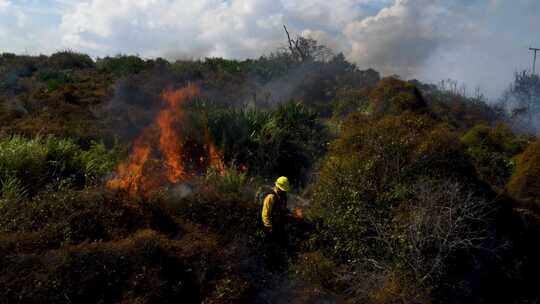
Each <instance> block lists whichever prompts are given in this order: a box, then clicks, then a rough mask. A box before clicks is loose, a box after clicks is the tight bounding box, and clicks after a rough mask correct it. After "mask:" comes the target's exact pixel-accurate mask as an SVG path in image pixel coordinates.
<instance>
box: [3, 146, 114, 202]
mask: <svg viewBox="0 0 540 304" xmlns="http://www.w3.org/2000/svg"><path fill="white" fill-rule="evenodd" d="M121 151H122V149H121V148H120V147H119V146H117V147H115V148H113V149H107V148H106V147H105V146H104V144H103V143H97V142H93V143H92V144H91V145H90V146H89V147H88V148H87V149H83V148H81V146H79V145H78V144H76V143H75V141H73V140H70V139H58V138H55V137H40V136H38V137H35V138H31V139H27V138H25V137H22V136H12V137H10V138H5V139H3V140H1V141H0V184H1V186H2V187H1V188H0V189H1V192H0V193H1V195H2V197H3V198H4V199H6V200H10V199H12V198H19V197H23V196H26V195H30V196H32V195H35V194H36V193H37V192H39V191H42V190H61V189H64V188H73V187H79V188H81V187H84V186H89V185H92V184H95V183H96V182H99V180H100V178H102V177H103V176H104V175H105V174H107V173H109V172H111V171H112V169H113V167H114V166H115V164H116V162H117V161H118V159H119V157H120V156H121Z"/></svg>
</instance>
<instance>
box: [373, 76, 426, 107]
mask: <svg viewBox="0 0 540 304" xmlns="http://www.w3.org/2000/svg"><path fill="white" fill-rule="evenodd" d="M426 107H427V103H426V101H425V100H424V98H423V97H422V95H421V93H420V91H419V90H418V88H417V87H416V86H415V85H413V84H412V83H410V82H405V81H403V80H399V79H397V78H394V77H387V78H384V79H382V80H381V81H380V82H379V83H378V84H377V86H376V87H375V88H374V89H373V90H372V91H371V93H370V95H369V108H368V111H369V112H370V113H372V114H373V115H375V116H381V115H399V114H401V113H403V112H405V111H422V110H425V108H426Z"/></svg>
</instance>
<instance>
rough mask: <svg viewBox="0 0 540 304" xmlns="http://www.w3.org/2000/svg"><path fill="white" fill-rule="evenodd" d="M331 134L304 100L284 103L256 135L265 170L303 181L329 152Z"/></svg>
mask: <svg viewBox="0 0 540 304" xmlns="http://www.w3.org/2000/svg"><path fill="white" fill-rule="evenodd" d="M327 138H328V136H327V135H326V134H325V129H324V127H323V125H322V124H321V123H320V121H319V120H318V118H317V115H316V113H314V112H312V111H310V110H309V109H307V108H306V107H305V106H304V105H302V104H301V103H295V102H289V103H286V104H283V105H280V106H279V108H278V109H277V110H276V111H275V112H273V113H272V114H271V116H270V119H269V120H268V121H267V122H266V123H265V124H264V125H263V126H262V129H261V130H260V131H259V133H258V134H257V136H256V143H257V145H258V153H257V155H256V158H255V163H256V164H258V165H259V166H261V168H260V170H261V173H263V174H264V173H265V174H268V175H285V176H288V177H289V178H291V179H292V180H297V181H301V180H300V179H301V178H303V177H305V173H306V172H307V170H309V169H310V165H311V164H313V162H314V161H315V160H316V159H317V157H319V156H320V155H322V153H323V152H324V151H325V144H326V140H327Z"/></svg>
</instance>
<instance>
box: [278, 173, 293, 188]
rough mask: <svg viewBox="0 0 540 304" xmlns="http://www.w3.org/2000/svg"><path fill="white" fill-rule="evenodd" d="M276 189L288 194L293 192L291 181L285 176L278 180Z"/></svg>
mask: <svg viewBox="0 0 540 304" xmlns="http://www.w3.org/2000/svg"><path fill="white" fill-rule="evenodd" d="M276 188H278V189H279V190H281V191H285V192H288V191H289V190H291V185H290V184H289V179H288V178H286V177H285V176H282V177H280V178H278V179H277V180H276Z"/></svg>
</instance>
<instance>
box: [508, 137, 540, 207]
mask: <svg viewBox="0 0 540 304" xmlns="http://www.w3.org/2000/svg"><path fill="white" fill-rule="evenodd" d="M507 190H508V192H509V193H510V194H511V195H512V196H514V197H516V198H518V199H520V200H525V201H530V202H534V203H536V204H540V196H539V193H540V140H536V141H535V142H533V143H532V144H530V145H529V147H527V149H526V150H525V152H523V154H521V155H520V156H519V158H518V161H517V164H516V170H515V171H514V173H513V174H512V177H511V178H510V181H509V182H508V185H507Z"/></svg>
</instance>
